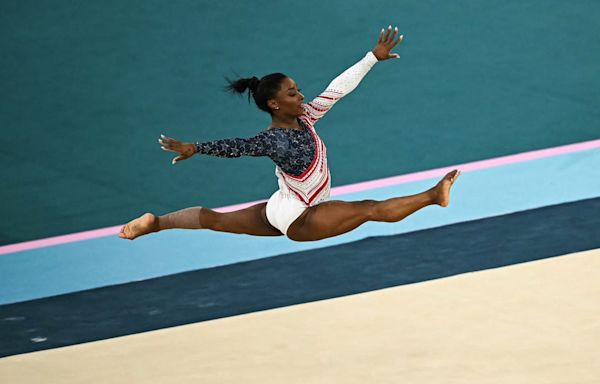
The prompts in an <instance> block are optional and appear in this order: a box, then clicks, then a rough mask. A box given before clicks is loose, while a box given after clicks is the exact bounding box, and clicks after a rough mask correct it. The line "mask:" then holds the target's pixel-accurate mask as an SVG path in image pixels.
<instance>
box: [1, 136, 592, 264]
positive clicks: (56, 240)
mask: <svg viewBox="0 0 600 384" xmlns="http://www.w3.org/2000/svg"><path fill="white" fill-rule="evenodd" d="M597 148H600V139H598V140H591V141H585V142H581V143H576V144H569V145H562V146H560V147H553V148H547V149H541V150H537V151H531V152H524V153H519V154H516V155H509V156H502V157H496V158H493V159H488V160H481V161H474V162H471V163H464V164H458V165H453V166H448V167H443V168H437V169H431V170H428V171H422V172H415V173H410V174H406V175H400V176H393V177H387V178H384V179H377V180H371V181H365V182H361V183H355V184H349V185H343V186H339V187H335V188H332V190H331V195H332V196H338V195H344V194H348V193H354V192H361V191H367V190H370V189H377V188H382V187H388V186H392V185H398V184H404V183H410V182H414V181H419V180H425V179H431V178H434V177H439V176H442V175H444V174H446V173H447V172H449V171H450V170H452V169H460V170H461V172H470V171H476V170H480V169H486V168H493V167H499V166H502V165H508V164H514V163H521V162H525V161H530V160H536V159H542V158H546V157H552V156H559V155H564V154H568V153H573V152H580V151H587V150H591V149H597ZM264 201H266V200H257V201H251V202H247V203H242V204H235V205H229V206H226V207H220V208H215V210H216V211H219V212H231V211H235V210H238V209H243V208H246V207H249V206H251V205H253V204H257V203H261V202H264ZM121 227H122V225H116V226H114V227H107V228H101V229H95V230H91V231H84V232H77V233H71V234H68V235H62V236H54V237H48V238H46V239H40V240H33V241H26V242H22V243H16V244H10V245H4V246H1V247H0V255H5V254H9V253H15V252H21V251H27V250H31V249H36V248H44V247H50V246H54V245H59V244H66V243H73V242H76V241H83V240H90V239H95V238H99V237H106V236H114V235H116V234H118V233H119V230H120V229H121Z"/></svg>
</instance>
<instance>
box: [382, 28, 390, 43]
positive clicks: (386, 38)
mask: <svg viewBox="0 0 600 384" xmlns="http://www.w3.org/2000/svg"><path fill="white" fill-rule="evenodd" d="M390 33H392V26H391V25H390V26H389V27H387V31H386V32H385V39H383V42H384V43H386V44H387V42H388V40H389V38H390Z"/></svg>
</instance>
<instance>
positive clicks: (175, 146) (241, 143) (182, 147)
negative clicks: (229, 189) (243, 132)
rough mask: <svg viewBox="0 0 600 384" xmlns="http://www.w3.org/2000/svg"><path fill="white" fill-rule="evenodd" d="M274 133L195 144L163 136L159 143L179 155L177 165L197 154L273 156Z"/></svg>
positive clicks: (266, 132) (265, 132)
mask: <svg viewBox="0 0 600 384" xmlns="http://www.w3.org/2000/svg"><path fill="white" fill-rule="evenodd" d="M273 133H274V132H270V131H263V132H261V133H259V134H258V135H256V136H254V137H251V138H246V139H242V138H234V139H221V140H214V141H207V142H204V143H195V144H194V143H183V142H180V141H178V140H175V139H172V138H169V137H166V136H163V135H161V138H160V139H159V140H158V141H159V143H160V144H161V146H162V147H161V148H162V149H163V150H165V151H170V152H175V153H178V154H179V156H177V157H176V158H174V159H173V161H172V163H173V164H175V163H177V162H178V161H180V160H185V159H188V158H190V157H191V156H193V155H194V154H196V153H198V154H202V155H210V156H217V157H240V156H271V155H272V154H273V153H274V152H275V150H276V148H275V147H276V145H275V141H276V137H275V135H274V134H273Z"/></svg>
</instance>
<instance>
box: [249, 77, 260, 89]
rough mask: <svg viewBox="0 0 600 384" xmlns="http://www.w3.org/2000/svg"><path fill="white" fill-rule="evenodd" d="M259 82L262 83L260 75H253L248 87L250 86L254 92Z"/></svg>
mask: <svg viewBox="0 0 600 384" xmlns="http://www.w3.org/2000/svg"><path fill="white" fill-rule="evenodd" d="M258 83H260V80H259V79H258V77H256V76H252V78H251V79H250V82H249V83H248V88H250V91H252V93H255V92H256V90H257V89H258Z"/></svg>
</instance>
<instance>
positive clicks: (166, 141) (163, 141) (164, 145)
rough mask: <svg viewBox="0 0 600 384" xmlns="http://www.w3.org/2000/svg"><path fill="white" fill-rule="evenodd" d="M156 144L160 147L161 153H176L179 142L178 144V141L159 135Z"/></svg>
mask: <svg viewBox="0 0 600 384" xmlns="http://www.w3.org/2000/svg"><path fill="white" fill-rule="evenodd" d="M158 143H159V144H160V145H161V147H160V148H161V149H162V150H163V151H171V152H178V147H179V146H180V144H181V142H179V141H178V140H175V139H172V138H170V137H167V136H165V135H160V139H158Z"/></svg>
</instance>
